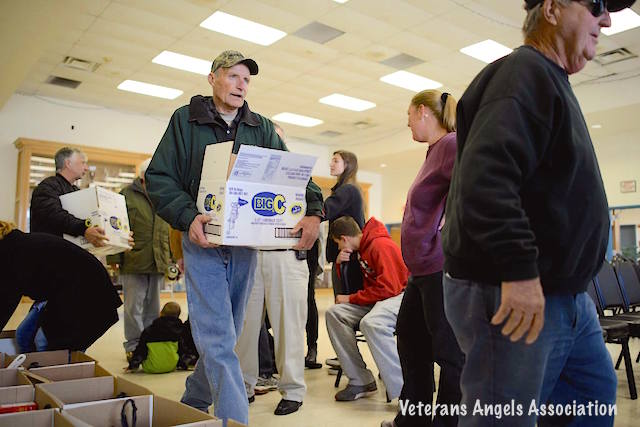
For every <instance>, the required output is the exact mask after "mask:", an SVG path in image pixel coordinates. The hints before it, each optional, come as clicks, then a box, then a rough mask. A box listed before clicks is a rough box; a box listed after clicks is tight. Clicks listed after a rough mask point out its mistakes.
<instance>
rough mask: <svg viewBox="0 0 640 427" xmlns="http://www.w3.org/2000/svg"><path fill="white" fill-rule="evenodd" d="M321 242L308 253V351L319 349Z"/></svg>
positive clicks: (316, 243) (317, 242)
mask: <svg viewBox="0 0 640 427" xmlns="http://www.w3.org/2000/svg"><path fill="white" fill-rule="evenodd" d="M319 245H320V241H319V240H316V242H315V243H314V245H313V247H312V248H311V249H309V250H308V251H307V266H308V267H309V283H308V284H307V325H306V329H307V351H308V350H309V349H314V350H317V349H318V306H317V305H316V277H318V270H319V268H320V266H319V263H318V256H319V253H318V251H319Z"/></svg>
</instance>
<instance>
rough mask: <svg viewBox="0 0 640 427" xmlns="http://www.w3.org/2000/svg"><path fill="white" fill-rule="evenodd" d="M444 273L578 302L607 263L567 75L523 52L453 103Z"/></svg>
mask: <svg viewBox="0 0 640 427" xmlns="http://www.w3.org/2000/svg"><path fill="white" fill-rule="evenodd" d="M457 118H458V120H457V122H458V150H457V156H456V163H455V166H454V172H453V178H452V181H451V188H450V191H449V197H448V199H447V214H446V218H447V220H446V224H445V230H444V238H443V248H444V253H445V271H447V272H448V273H449V274H450V275H451V276H453V277H455V278H460V279H467V280H473V281H477V282H483V283H487V284H490V285H496V286H497V285H500V283H501V282H502V281H517V280H525V279H532V278H535V277H540V281H541V283H542V287H543V290H544V292H545V293H546V294H551V293H558V294H575V293H577V292H584V291H585V290H586V287H587V284H588V283H589V281H590V280H591V279H592V278H593V277H594V276H595V275H596V274H597V272H598V270H599V269H600V266H601V265H602V261H603V259H604V255H605V251H606V247H607V240H608V235H609V214H608V210H607V198H606V195H605V192H604V185H603V183H602V178H601V176H600V169H599V167H598V161H597V159H596V155H595V152H594V149H593V144H592V143H591V138H590V136H589V130H588V128H587V125H586V123H585V121H584V117H583V115H582V111H581V110H580V106H579V105H578V101H577V99H576V98H575V95H574V93H573V91H572V89H571V85H570V83H569V78H568V75H567V73H566V72H565V71H564V70H563V69H562V68H560V67H559V66H558V65H557V64H555V63H554V62H552V61H550V60H549V59H548V58H546V57H545V56H544V55H542V54H541V53H540V52H538V51H537V50H535V49H534V48H532V47H529V46H523V47H520V48H518V49H517V50H515V51H514V52H513V53H512V54H510V55H508V56H506V57H504V58H502V59H500V60H498V61H496V62H494V63H493V64H490V65H489V66H487V67H486V68H485V69H484V70H483V71H482V72H481V73H480V74H479V75H478V76H477V77H476V78H475V79H474V80H473V82H472V83H471V85H469V87H468V88H467V90H466V92H465V93H464V95H463V96H462V98H461V99H460V102H459V103H458V112H457Z"/></svg>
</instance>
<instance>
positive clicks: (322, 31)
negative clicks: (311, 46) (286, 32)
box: [293, 21, 344, 44]
mask: <svg viewBox="0 0 640 427" xmlns="http://www.w3.org/2000/svg"><path fill="white" fill-rule="evenodd" d="M343 34H344V31H340V30H338V29H337V28H333V27H330V26H328V25H325V24H322V23H320V22H317V21H314V22H312V23H311V24H309V25H305V26H304V27H302V28H300V29H299V30H298V31H296V32H295V33H293V35H295V36H298V37H301V38H303V39H307V40H311V41H312V42H316V43H320V44H325V43H327V42H328V41H331V40H333V39H335V38H336V37H339V36H341V35H343Z"/></svg>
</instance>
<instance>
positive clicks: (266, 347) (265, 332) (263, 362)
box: [254, 316, 278, 378]
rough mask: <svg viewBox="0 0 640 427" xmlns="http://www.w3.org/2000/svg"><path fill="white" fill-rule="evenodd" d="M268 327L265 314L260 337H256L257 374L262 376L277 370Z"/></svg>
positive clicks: (266, 376) (265, 376) (267, 375)
mask: <svg viewBox="0 0 640 427" xmlns="http://www.w3.org/2000/svg"><path fill="white" fill-rule="evenodd" d="M269 328H270V325H269V317H268V316H265V319H264V323H263V324H262V328H260V338H259V339H258V364H259V373H258V375H259V376H261V377H262V378H269V377H270V376H272V375H273V374H275V373H277V372H278V370H277V369H276V359H275V356H274V350H273V337H272V336H271V334H270V333H269ZM254 375H255V374H254Z"/></svg>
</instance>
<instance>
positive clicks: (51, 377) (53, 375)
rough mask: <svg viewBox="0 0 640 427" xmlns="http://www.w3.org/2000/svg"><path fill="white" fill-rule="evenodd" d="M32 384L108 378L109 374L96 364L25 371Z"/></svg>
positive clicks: (79, 364) (77, 364) (46, 367)
mask: <svg viewBox="0 0 640 427" xmlns="http://www.w3.org/2000/svg"><path fill="white" fill-rule="evenodd" d="M25 375H27V376H28V377H30V378H31V379H33V380H36V381H32V382H40V383H49V382H55V381H66V380H77V379H80V378H94V377H110V376H111V373H110V372H109V371H107V370H106V369H104V368H103V367H102V366H100V365H99V364H97V363H96V362H80V363H73V364H68V365H53V366H44V367H42V368H33V369H29V370H27V371H25Z"/></svg>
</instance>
